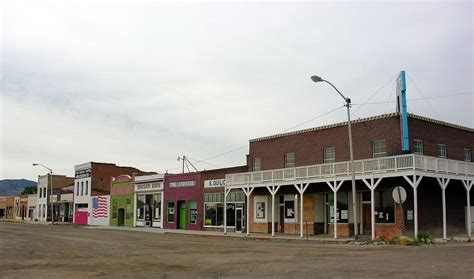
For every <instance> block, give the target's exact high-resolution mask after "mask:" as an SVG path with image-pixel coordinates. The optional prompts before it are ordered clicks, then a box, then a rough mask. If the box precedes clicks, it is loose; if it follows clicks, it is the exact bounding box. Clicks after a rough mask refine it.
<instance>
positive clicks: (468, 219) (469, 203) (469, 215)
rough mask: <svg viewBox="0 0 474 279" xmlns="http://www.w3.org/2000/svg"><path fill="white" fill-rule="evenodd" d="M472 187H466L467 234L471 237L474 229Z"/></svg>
mask: <svg viewBox="0 0 474 279" xmlns="http://www.w3.org/2000/svg"><path fill="white" fill-rule="evenodd" d="M470 190H471V189H470V188H466V204H467V206H466V209H467V235H468V236H469V238H471V234H472V229H471V222H472V221H471V200H470V197H469V191H470Z"/></svg>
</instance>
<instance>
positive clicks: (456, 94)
mask: <svg viewBox="0 0 474 279" xmlns="http://www.w3.org/2000/svg"><path fill="white" fill-rule="evenodd" d="M469 94H474V91H469V92H462V93H453V94H449V95H441V96H431V97H424V98H415V99H409V100H408V101H410V102H413V101H420V100H427V99H439V98H447V97H453V96H461V95H469ZM396 102H397V101H380V102H372V103H364V104H352V105H353V106H359V105H360V106H362V105H380V104H387V103H396Z"/></svg>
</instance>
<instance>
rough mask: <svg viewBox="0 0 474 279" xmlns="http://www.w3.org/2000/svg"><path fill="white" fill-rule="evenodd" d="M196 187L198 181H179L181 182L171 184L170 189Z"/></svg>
mask: <svg viewBox="0 0 474 279" xmlns="http://www.w3.org/2000/svg"><path fill="white" fill-rule="evenodd" d="M195 185H196V181H194V180H190V181H179V182H170V184H169V186H170V188H175V187H192V186H195Z"/></svg>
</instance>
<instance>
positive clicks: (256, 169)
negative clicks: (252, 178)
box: [252, 157, 262, 171]
mask: <svg viewBox="0 0 474 279" xmlns="http://www.w3.org/2000/svg"><path fill="white" fill-rule="evenodd" d="M257 162H258V168H257ZM261 170H262V157H253V160H252V171H261Z"/></svg>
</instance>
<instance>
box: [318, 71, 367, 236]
mask: <svg viewBox="0 0 474 279" xmlns="http://www.w3.org/2000/svg"><path fill="white" fill-rule="evenodd" d="M311 80H312V81H314V82H326V83H328V84H329V85H331V86H332V88H334V90H336V92H337V93H339V95H340V96H341V97H342V98H343V99H344V101H345V102H346V103H345V105H344V106H345V107H346V108H347V127H348V129H349V153H350V157H351V176H352V212H354V236H355V237H356V238H357V235H358V230H357V205H356V185H355V171H354V150H353V149H352V128H351V113H350V107H351V99H350V98H347V97H345V96H344V95H342V93H341V92H340V91H339V90H337V88H336V87H335V86H334V85H333V84H332V83H330V82H329V81H327V80H325V79H323V78H321V77H319V76H312V77H311ZM334 217H336V216H334Z"/></svg>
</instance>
